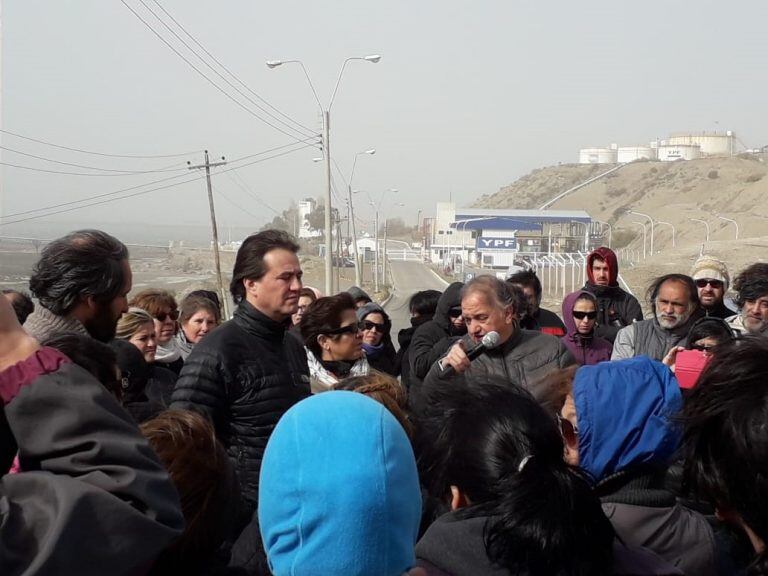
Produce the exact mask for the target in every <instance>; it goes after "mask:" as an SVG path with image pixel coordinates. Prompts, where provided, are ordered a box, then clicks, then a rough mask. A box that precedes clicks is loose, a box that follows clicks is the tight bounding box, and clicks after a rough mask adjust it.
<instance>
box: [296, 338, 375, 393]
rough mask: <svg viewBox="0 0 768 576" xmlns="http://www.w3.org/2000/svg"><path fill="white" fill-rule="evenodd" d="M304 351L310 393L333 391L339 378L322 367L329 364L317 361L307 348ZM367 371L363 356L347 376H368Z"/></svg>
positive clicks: (368, 367)
mask: <svg viewBox="0 0 768 576" xmlns="http://www.w3.org/2000/svg"><path fill="white" fill-rule="evenodd" d="M306 351H307V364H308V365H309V377H310V387H311V389H312V393H313V394H317V393H318V392H325V391H327V390H331V389H333V387H334V386H335V385H336V384H338V383H339V378H337V377H336V376H334V373H332V372H331V371H329V370H328V369H327V368H326V367H325V366H324V364H330V363H328V362H327V361H326V362H323V361H320V360H318V359H317V357H316V356H315V355H314V354H313V353H312V351H311V350H309V348H306ZM345 364H348V362H345ZM369 370H370V366H369V365H368V360H366V359H365V356H363V357H362V358H360V359H359V360H357V361H356V362H355V363H354V364H352V367H351V368H350V369H349V372H348V373H347V376H365V375H366V374H368V372H369Z"/></svg>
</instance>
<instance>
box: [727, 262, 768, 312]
mask: <svg viewBox="0 0 768 576" xmlns="http://www.w3.org/2000/svg"><path fill="white" fill-rule="evenodd" d="M733 289H734V291H735V292H736V299H735V300H734V301H735V302H736V305H737V306H738V307H739V308H743V307H744V304H745V303H746V301H747V300H757V299H758V298H761V297H762V296H768V264H766V263H763V262H757V263H755V264H752V265H751V266H748V267H747V268H745V269H744V270H742V271H741V272H739V274H738V276H736V278H735V279H734V280H733Z"/></svg>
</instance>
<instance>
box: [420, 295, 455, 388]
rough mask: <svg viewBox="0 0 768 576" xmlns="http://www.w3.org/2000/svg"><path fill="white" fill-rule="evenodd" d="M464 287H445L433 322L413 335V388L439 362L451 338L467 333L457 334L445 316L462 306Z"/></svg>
mask: <svg viewBox="0 0 768 576" xmlns="http://www.w3.org/2000/svg"><path fill="white" fill-rule="evenodd" d="M463 287H464V284H463V283H461V282H454V283H453V284H451V285H450V286H448V288H446V289H445V292H443V295H442V296H440V300H438V301H437V309H436V310H435V315H434V317H433V318H432V320H430V321H429V322H427V323H425V324H422V325H421V326H419V327H418V328H417V329H416V332H415V333H414V334H413V340H411V347H410V363H411V382H412V384H413V383H418V382H420V381H421V380H423V379H424V377H425V376H426V375H427V373H428V372H429V369H430V368H431V367H432V364H434V363H435V362H436V361H437V360H438V359H440V358H442V356H443V355H444V354H445V352H446V351H447V350H448V348H450V345H451V343H452V342H453V340H451V337H456V338H457V337H459V336H463V335H464V334H466V333H467V331H466V329H464V330H463V331H461V332H456V330H455V328H453V326H452V324H451V318H450V316H449V315H448V312H449V311H450V309H451V308H455V307H456V306H461V289H462V288H463ZM452 328H453V329H452ZM456 338H454V339H456ZM438 343H440V346H436V344H438Z"/></svg>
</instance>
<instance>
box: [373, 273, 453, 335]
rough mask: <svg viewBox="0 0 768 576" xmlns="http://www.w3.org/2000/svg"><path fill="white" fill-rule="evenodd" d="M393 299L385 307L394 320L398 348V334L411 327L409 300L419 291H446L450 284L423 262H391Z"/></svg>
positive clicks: (394, 332)
mask: <svg viewBox="0 0 768 576" xmlns="http://www.w3.org/2000/svg"><path fill="white" fill-rule="evenodd" d="M390 264H391V271H392V281H393V282H392V283H393V285H394V288H393V289H392V298H390V300H389V302H387V304H386V306H385V307H384V308H385V309H386V311H387V314H389V317H390V318H391V319H392V341H393V342H395V346H397V333H398V332H399V331H400V330H401V329H402V328H407V327H408V326H410V325H411V320H410V318H411V315H410V313H409V312H408V300H409V299H410V298H411V296H413V294H414V293H416V292H418V291H419V290H440V291H441V292H442V291H443V290H445V288H446V286H448V284H447V283H446V282H445V281H443V280H441V279H440V278H439V277H438V276H437V275H436V274H435V273H434V272H432V270H431V269H430V268H429V267H428V266H426V265H425V264H422V263H421V262H403V261H397V260H390Z"/></svg>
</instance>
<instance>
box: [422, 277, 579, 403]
mask: <svg viewBox="0 0 768 576" xmlns="http://www.w3.org/2000/svg"><path fill="white" fill-rule="evenodd" d="M525 305H526V304H525V295H524V294H523V292H522V291H521V290H520V289H519V288H518V287H517V286H513V285H510V284H508V283H506V282H504V281H502V280H499V279H498V278H496V277H494V276H490V275H483V276H478V277H476V278H475V279H474V280H471V281H470V282H468V283H467V284H466V285H465V286H464V288H463V289H462V292H461V313H462V315H463V316H464V322H465V323H466V325H467V335H466V336H464V337H463V338H462V339H461V340H459V341H458V342H456V343H455V344H454V345H453V346H452V347H451V348H450V349H449V350H448V354H446V355H445V356H444V357H443V358H441V359H440V360H438V361H437V362H435V363H434V364H433V365H432V367H431V368H430V370H429V373H428V374H427V377H426V378H425V379H424V383H423V384H422V387H421V390H418V391H415V390H413V389H412V390H411V393H412V394H413V392H417V398H414V400H416V406H415V408H416V410H417V411H418V410H419V408H420V407H421V406H423V405H424V403H425V402H427V403H428V402H429V395H430V392H431V391H433V390H440V389H443V388H445V387H446V386H448V385H452V384H455V385H461V386H467V385H481V384H482V382H483V379H484V377H487V376H495V377H502V378H504V379H505V380H507V381H509V382H511V383H514V384H517V385H519V386H522V387H523V388H526V389H529V390H530V391H531V392H533V393H534V396H535V391H534V390H532V388H533V387H534V386H535V384H536V383H537V382H538V381H539V380H541V378H543V377H544V376H546V375H547V374H549V373H550V372H553V371H555V370H558V369H560V368H565V367H566V366H569V365H571V364H574V363H575V361H574V359H573V357H572V356H571V354H570V352H568V350H567V348H566V347H565V346H564V345H563V343H562V342H561V341H560V339H559V338H557V337H556V336H551V335H549V334H544V333H541V332H534V331H530V330H522V329H521V328H520V324H519V312H520V311H522V310H523V309H524V307H525ZM491 332H496V333H498V335H499V337H498V340H497V341H498V344H497V345H496V346H495V347H492V344H493V342H494V340H496V339H495V338H493V336H491V337H489V338H486V339H485V342H483V338H484V337H485V336H486V335H487V334H489V333H491ZM478 347H479V348H478ZM478 352H480V353H479V354H477V353H478ZM471 358H472V359H471ZM458 375H461V376H463V379H462V378H457V376H458ZM462 380H463V382H462ZM420 405H421V406H420Z"/></svg>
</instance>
